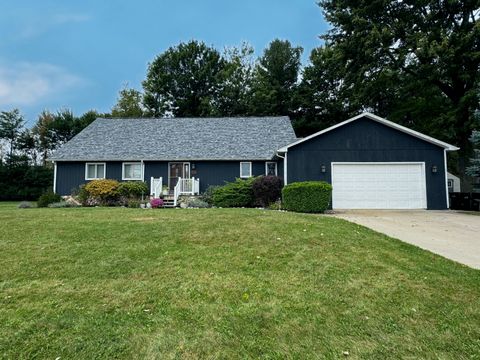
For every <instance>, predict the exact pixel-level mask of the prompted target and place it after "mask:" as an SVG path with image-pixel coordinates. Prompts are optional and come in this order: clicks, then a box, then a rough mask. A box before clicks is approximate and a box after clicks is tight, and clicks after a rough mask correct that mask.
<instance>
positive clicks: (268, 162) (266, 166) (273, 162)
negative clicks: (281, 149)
mask: <svg viewBox="0 0 480 360" xmlns="http://www.w3.org/2000/svg"><path fill="white" fill-rule="evenodd" d="M268 164H275V176H278V164H277V162H276V161H265V175H268Z"/></svg>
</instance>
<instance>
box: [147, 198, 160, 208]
mask: <svg viewBox="0 0 480 360" xmlns="http://www.w3.org/2000/svg"><path fill="white" fill-rule="evenodd" d="M150 205H151V206H152V208H153V209H156V208H160V207H163V200H162V199H159V198H154V199H152V200H150Z"/></svg>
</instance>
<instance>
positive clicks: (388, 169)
mask: <svg viewBox="0 0 480 360" xmlns="http://www.w3.org/2000/svg"><path fill="white" fill-rule="evenodd" d="M332 185H333V193H332V207H333V208H335V209H426V208H427V193H426V182H425V164H424V163H360V162H359V163H332Z"/></svg>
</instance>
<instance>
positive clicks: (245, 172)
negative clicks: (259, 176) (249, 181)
mask: <svg viewBox="0 0 480 360" xmlns="http://www.w3.org/2000/svg"><path fill="white" fill-rule="evenodd" d="M251 176H252V163H251V162H250V161H248V162H241V163H240V177H241V178H249V177H251Z"/></svg>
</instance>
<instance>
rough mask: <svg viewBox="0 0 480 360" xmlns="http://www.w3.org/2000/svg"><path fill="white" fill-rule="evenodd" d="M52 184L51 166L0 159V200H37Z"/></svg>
mask: <svg viewBox="0 0 480 360" xmlns="http://www.w3.org/2000/svg"><path fill="white" fill-rule="evenodd" d="M52 185H53V168H52V167H51V166H50V167H44V166H28V164H27V163H11V164H9V165H5V164H2V162H1V161H0V189H1V191H0V201H3V200H10V201H11V200H31V201H33V200H37V199H38V198H39V196H40V195H42V194H43V193H44V192H45V191H47V190H48V189H51V188H52Z"/></svg>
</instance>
